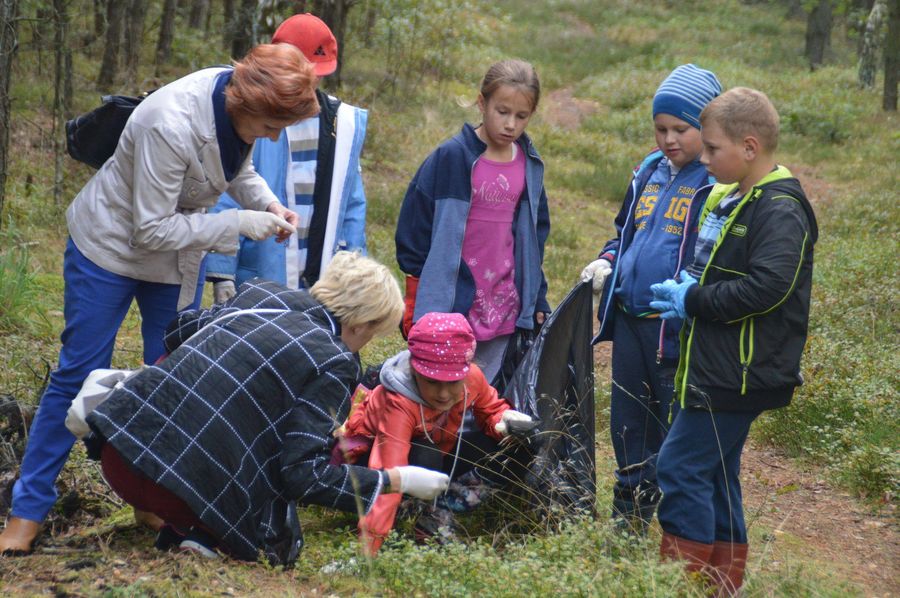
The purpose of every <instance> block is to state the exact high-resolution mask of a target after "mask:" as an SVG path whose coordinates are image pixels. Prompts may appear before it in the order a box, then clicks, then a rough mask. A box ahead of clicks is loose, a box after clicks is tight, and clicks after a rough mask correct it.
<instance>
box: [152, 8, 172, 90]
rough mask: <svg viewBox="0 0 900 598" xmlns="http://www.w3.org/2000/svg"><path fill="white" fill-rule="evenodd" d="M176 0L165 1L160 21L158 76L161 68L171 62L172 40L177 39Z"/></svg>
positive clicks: (157, 48)
mask: <svg viewBox="0 0 900 598" xmlns="http://www.w3.org/2000/svg"><path fill="white" fill-rule="evenodd" d="M175 8H176V6H175V0H164V1H163V9H162V16H161V17H160V21H159V39H158V40H157V42H156V76H157V77H158V76H159V69H160V67H161V66H162V65H163V64H165V63H167V62H169V56H170V55H171V53H172V40H173V39H174V38H175Z"/></svg>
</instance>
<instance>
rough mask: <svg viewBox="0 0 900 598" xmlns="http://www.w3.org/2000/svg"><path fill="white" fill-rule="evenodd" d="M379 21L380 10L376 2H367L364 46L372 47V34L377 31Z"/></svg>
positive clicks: (368, 0) (371, 0) (372, 0)
mask: <svg viewBox="0 0 900 598" xmlns="http://www.w3.org/2000/svg"><path fill="white" fill-rule="evenodd" d="M376 19H378V10H377V7H376V6H375V2H374V0H366V25H365V29H364V30H363V45H365V47H366V48H371V47H372V41H373V40H372V32H373V31H375V21H376Z"/></svg>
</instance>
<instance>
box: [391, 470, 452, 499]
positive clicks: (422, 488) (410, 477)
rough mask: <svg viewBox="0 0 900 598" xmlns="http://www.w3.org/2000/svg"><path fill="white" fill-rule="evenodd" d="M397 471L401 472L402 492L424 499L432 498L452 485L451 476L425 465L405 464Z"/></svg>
mask: <svg viewBox="0 0 900 598" xmlns="http://www.w3.org/2000/svg"><path fill="white" fill-rule="evenodd" d="M397 471H398V472H399V473H400V492H401V493H402V494H409V495H410V496H415V497H416V498H421V499H423V500H431V499H432V498H434V497H436V496H437V495H438V494H440V493H442V492H444V491H445V490H447V486H449V485H450V476H448V475H447V474H445V473H441V472H439V471H432V470H430V469H425V468H424V467H416V466H415V465H404V466H402V467H398V468H397Z"/></svg>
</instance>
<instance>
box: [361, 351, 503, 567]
mask: <svg viewBox="0 0 900 598" xmlns="http://www.w3.org/2000/svg"><path fill="white" fill-rule="evenodd" d="M465 389H466V393H465V398H464V399H463V400H462V401H460V402H459V403H457V404H456V405H454V406H453V407H451V408H450V410H449V411H446V412H443V411H437V410H435V409H432V408H430V407H428V406H427V405H425V404H423V403H419V402H417V401H416V400H415V399H412V398H408V397H406V396H404V395H402V394H400V393H399V392H393V391H391V390H389V389H388V388H387V387H385V386H384V384H381V385H379V386H378V387H377V388H375V390H373V391H372V392H371V393H370V394H369V395H368V397H366V399H365V400H364V401H363V402H362V403H361V404H360V405H359V406H357V407H356V408H355V409H354V411H353V413H352V414H351V415H350V419H348V420H347V424H346V426H345V431H344V435H345V436H347V437H350V436H363V437H366V438H371V439H373V444H372V451H371V453H370V454H369V467H370V468H373V469H390V468H391V467H397V466H400V465H409V449H410V445H411V441H412V439H413V438H420V437H421V438H424V437H425V432H426V431H427V433H428V436H429V437H430V438H431V440H432V441H433V442H434V443H435V444H436V445H437V446H438V447H439V448H440V449H441V451H443V452H444V454H453V453H454V452H455V450H456V444H457V432H458V431H459V427H460V423H461V422H462V418H463V412H464V410H465V409H471V410H472V411H473V413H474V415H475V422H476V424H477V425H478V426H479V427H480V428H481V429H482V430H483V431H484V433H485V434H487V435H488V436H490V437H491V438H494V439H496V440H500V439H501V438H502V436H501V435H500V434H498V433H497V431H496V430H494V425H495V424H497V423H498V422H499V421H500V418H501V416H502V414H503V412H504V411H506V410H507V409H510V408H511V407H510V406H509V403H507V402H506V401H504V400H503V399H501V398H499V397H498V396H497V391H496V389H494V388H493V387H492V386H490V385H489V384H488V382H487V380H486V379H485V377H484V374H482V373H481V369H479V368H478V366H476V365H475V364H472V366H471V369H470V370H469V374H468V375H467V376H466V379H465ZM400 500H401V494H400V493H399V492H393V493H390V494H382V495H380V496H379V497H378V498H377V499H376V501H375V504H374V506H373V507H372V509H371V510H370V511H369V513H368V514H367V515H366V516H365V517H363V518H362V519H360V521H359V530H360V535H361V537H362V539H363V543H364V544H365V548H366V550H367V551H368V553H369V554H374V553H375V552H377V551H378V549H379V548H380V547H381V543H382V542H383V541H384V538H385V537H386V536H387V535H388V534H389V533H390V531H391V529H392V528H393V527H394V518H395V517H396V514H397V507H399V506H400Z"/></svg>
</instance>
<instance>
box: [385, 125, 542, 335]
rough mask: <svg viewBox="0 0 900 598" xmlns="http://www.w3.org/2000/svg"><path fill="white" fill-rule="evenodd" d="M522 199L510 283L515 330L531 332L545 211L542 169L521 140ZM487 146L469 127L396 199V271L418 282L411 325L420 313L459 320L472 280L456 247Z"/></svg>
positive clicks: (538, 302) (538, 306) (538, 304)
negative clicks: (516, 304) (516, 303)
mask: <svg viewBox="0 0 900 598" xmlns="http://www.w3.org/2000/svg"><path fill="white" fill-rule="evenodd" d="M517 142H518V143H519V146H520V147H521V148H522V150H523V151H524V152H525V156H526V161H525V195H524V197H523V201H521V202H520V203H519V208H518V209H517V212H516V217H515V220H514V222H513V235H514V237H515V260H516V263H515V279H516V289H517V290H518V292H519V297H520V300H521V311H520V312H519V317H518V318H517V320H516V327H518V328H525V329H528V330H531V329H533V328H534V314H535V312H538V311H540V312H549V311H550V304H549V303H547V280H546V278H545V277H544V271H543V269H542V264H543V261H544V244H545V243H546V241H547V236H548V235H549V234H550V212H549V208H548V206H547V194H546V192H545V191H544V163H543V161H541V158H540V156H539V155H538V153H537V150H535V148H534V146H533V145H532V143H531V140H530V139H529V138H528V136H527V135H525V134H523V135H522V136H521V137H520V138H519V139H518V141H517ZM486 149H487V146H486V145H485V144H484V142H483V141H481V139H479V138H478V135H477V134H476V133H475V129H474V128H473V127H472V125H469V124H465V125H463V128H462V131H460V132H459V133H458V134H456V135H455V136H453V137H452V138H450V139H449V140H447V141H445V142H444V143H442V144H441V145H440V146H438V148H437V149H436V150H434V152H432V153H431V155H430V156H428V158H426V159H425V162H423V163H422V165H421V166H420V167H419V170H418V172H417V173H416V175H415V176H414V177H413V179H412V181H411V182H410V184H409V188H408V189H407V191H406V196H405V197H404V198H403V205H402V207H401V208H400V217H399V218H398V220H397V232H396V235H395V238H394V239H395V242H396V245H397V263H398V264H399V265H400V269H401V270H402V271H403V272H405V273H406V274H409V275H411V276H416V277H418V278H419V285H418V292H417V295H416V307H415V313H414V315H413V319H414V320H418V319H419V318H420V317H421V316H423V315H424V314H426V313H428V312H432V311H437V312H456V313H462V314H466V313H468V311H469V309H470V308H471V307H472V301H473V299H474V297H475V281H474V279H473V277H472V273H471V272H470V271H469V268H468V266H466V265H465V264H464V263H463V261H462V245H463V238H464V236H465V232H466V221H467V219H468V215H469V207H470V206H471V200H472V168H473V167H474V166H475V162H476V161H477V160H478V158H479V157H480V156H481V154H483V153H484V152H485V150H486Z"/></svg>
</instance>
